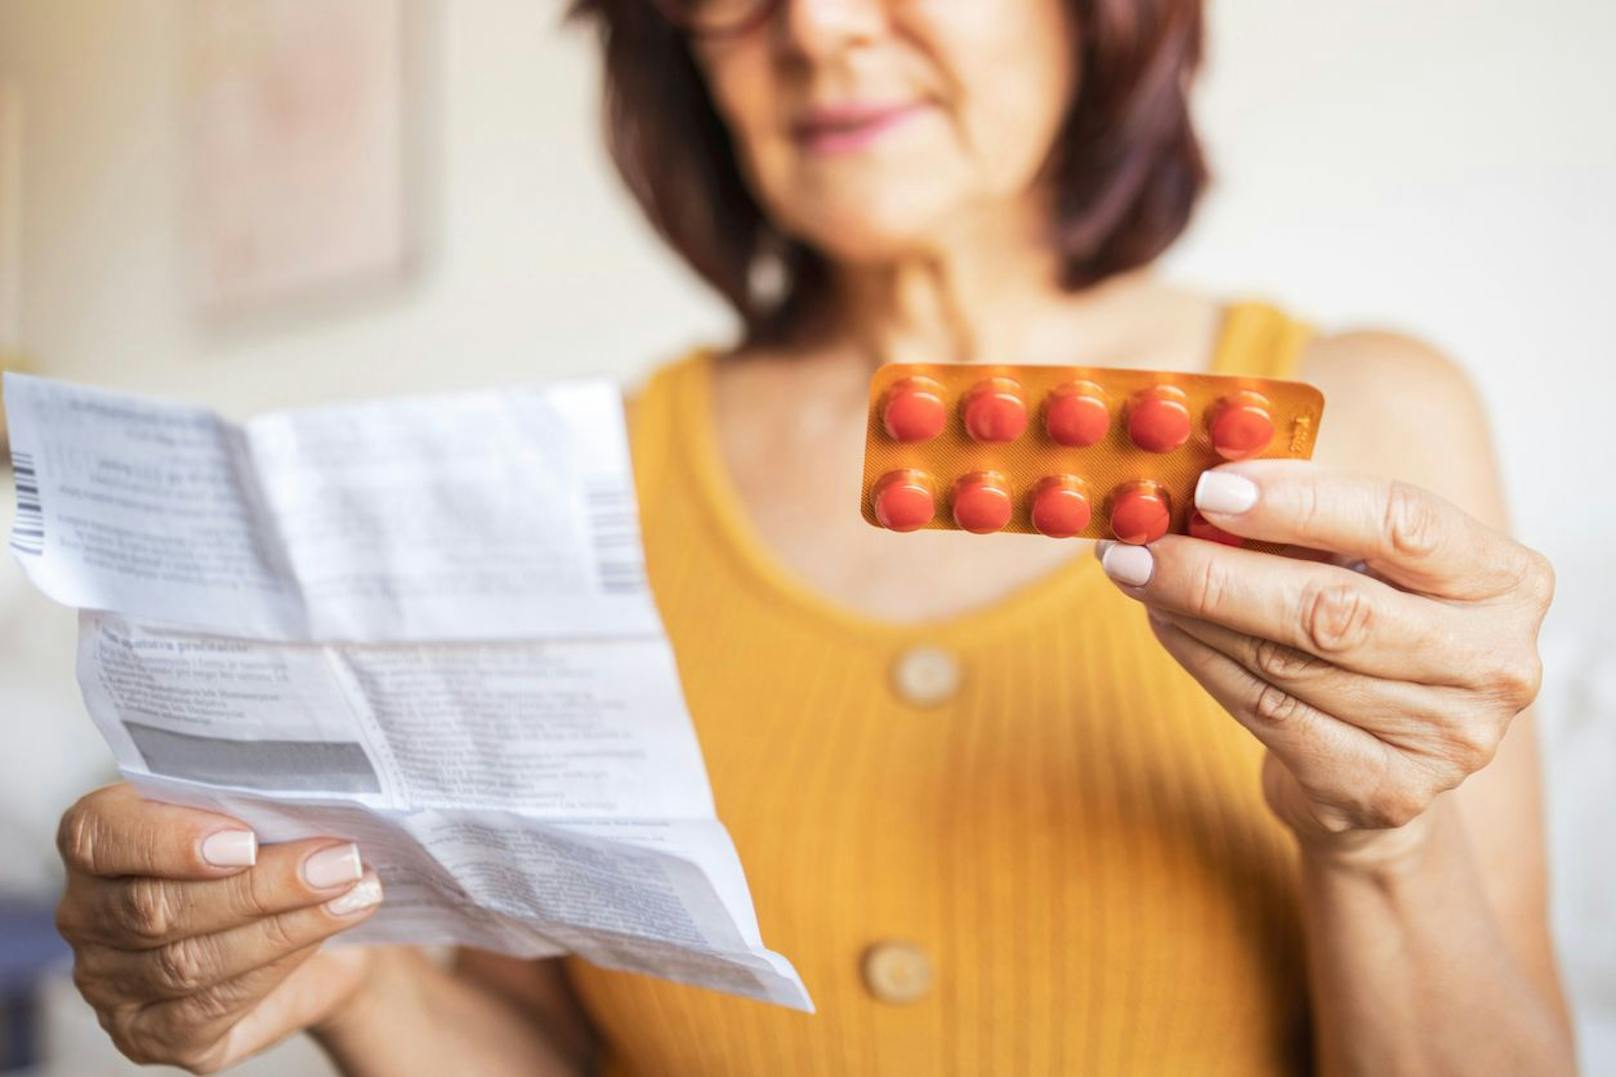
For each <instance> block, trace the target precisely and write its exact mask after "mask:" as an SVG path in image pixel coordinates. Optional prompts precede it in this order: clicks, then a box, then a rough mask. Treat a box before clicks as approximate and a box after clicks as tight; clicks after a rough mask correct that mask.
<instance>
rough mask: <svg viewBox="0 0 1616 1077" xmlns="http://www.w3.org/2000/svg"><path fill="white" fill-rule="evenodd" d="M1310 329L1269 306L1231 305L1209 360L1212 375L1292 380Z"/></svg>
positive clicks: (1264, 304)
mask: <svg viewBox="0 0 1616 1077" xmlns="http://www.w3.org/2000/svg"><path fill="white" fill-rule="evenodd" d="M1312 335H1313V327H1312V326H1310V325H1308V324H1306V323H1305V322H1300V321H1297V320H1296V319H1294V318H1292V317H1290V316H1289V315H1287V314H1286V313H1285V312H1284V311H1282V310H1280V309H1279V308H1278V307H1276V306H1274V305H1272V304H1270V303H1261V302H1242V303H1233V304H1230V306H1229V307H1228V308H1227V310H1226V311H1225V313H1224V318H1223V329H1222V332H1221V335H1220V337H1219V339H1218V345H1217V350H1216V352H1215V353H1214V355H1213V357H1212V372H1213V373H1214V374H1248V375H1251V376H1253V377H1259V378H1294V377H1296V373H1297V370H1298V369H1299V368H1300V367H1301V363H1302V352H1303V351H1304V350H1305V349H1306V347H1307V342H1308V340H1309V338H1311V337H1312Z"/></svg>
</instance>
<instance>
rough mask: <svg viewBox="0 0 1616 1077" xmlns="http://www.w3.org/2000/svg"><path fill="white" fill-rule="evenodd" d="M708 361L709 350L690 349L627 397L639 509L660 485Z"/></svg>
mask: <svg viewBox="0 0 1616 1077" xmlns="http://www.w3.org/2000/svg"><path fill="white" fill-rule="evenodd" d="M711 361H712V352H711V349H708V348H696V349H693V350H691V351H690V352H687V353H686V354H685V355H683V356H681V357H680V358H678V359H675V360H673V361H672V362H668V363H664V364H662V365H661V366H659V367H657V368H656V369H655V370H653V371H652V372H651V375H650V377H648V378H646V380H645V381H644V383H642V384H641V385H640V386H639V387H638V388H637V389H636V390H634V391H633V392H631V393H630V394H629V399H628V434H629V448H630V450H631V451H632V454H633V459H634V481H635V485H636V487H637V488H638V490H639V496H640V503H641V506H642V509H643V506H644V505H645V504H646V503H647V501H648V499H649V494H650V493H651V492H653V491H655V490H657V489H659V488H660V487H661V486H662V484H663V481H664V479H665V477H666V474H667V469H668V467H669V466H670V462H671V461H672V459H673V457H674V452H675V449H676V446H677V442H678V439H679V436H680V432H679V423H680V421H681V419H682V418H684V417H688V415H689V413H690V407H689V405H688V400H689V398H690V395H691V394H692V393H693V392H696V391H698V390H699V389H700V387H701V386H702V385H703V383H704V379H705V378H706V377H707V376H708V365H709V363H710V362H711Z"/></svg>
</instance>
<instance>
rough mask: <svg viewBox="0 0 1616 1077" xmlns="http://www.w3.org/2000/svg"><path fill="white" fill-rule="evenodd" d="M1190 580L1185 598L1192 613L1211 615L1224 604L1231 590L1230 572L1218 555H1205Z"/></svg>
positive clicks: (1203, 615)
mask: <svg viewBox="0 0 1616 1077" xmlns="http://www.w3.org/2000/svg"><path fill="white" fill-rule="evenodd" d="M1189 582H1190V587H1189V594H1188V595H1187V596H1185V598H1186V601H1187V602H1188V604H1189V612H1190V613H1191V614H1193V615H1195V616H1197V617H1210V616H1212V615H1214V614H1215V613H1216V612H1217V611H1218V610H1219V609H1220V608H1221V607H1222V606H1223V604H1224V596H1225V595H1226V594H1227V592H1228V590H1229V573H1228V570H1227V569H1226V568H1225V567H1224V565H1223V562H1222V561H1221V560H1219V559H1218V558H1217V557H1212V556H1206V557H1203V558H1202V560H1201V563H1200V565H1198V566H1197V567H1196V569H1195V571H1194V572H1193V573H1192V574H1191V576H1190V581H1189Z"/></svg>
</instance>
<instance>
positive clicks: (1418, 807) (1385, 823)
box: [1361, 785, 1430, 830]
mask: <svg viewBox="0 0 1616 1077" xmlns="http://www.w3.org/2000/svg"><path fill="white" fill-rule="evenodd" d="M1429 800H1430V798H1429V797H1428V796H1426V795H1424V794H1423V793H1420V792H1418V791H1417V790H1415V789H1413V788H1411V787H1408V786H1400V785H1399V786H1388V787H1385V788H1382V789H1380V790H1377V791H1376V792H1375V793H1374V795H1373V796H1371V797H1369V798H1368V799H1367V800H1366V801H1365V802H1364V804H1363V807H1362V810H1361V815H1362V817H1363V820H1364V823H1365V824H1366V825H1367V826H1369V827H1370V828H1372V829H1375V830H1395V829H1397V828H1398V827H1401V826H1407V825H1408V824H1409V823H1411V822H1413V821H1414V819H1415V818H1416V817H1417V816H1418V815H1419V814H1420V813H1421V812H1423V811H1424V810H1425V807H1426V804H1427V803H1428V802H1429Z"/></svg>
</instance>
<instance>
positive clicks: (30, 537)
mask: <svg viewBox="0 0 1616 1077" xmlns="http://www.w3.org/2000/svg"><path fill="white" fill-rule="evenodd" d="M11 472H12V475H13V477H14V478H15V479H16V483H17V518H16V520H14V521H13V522H12V524H11V548H12V549H13V550H16V551H17V552H18V553H24V554H28V555H29V556H30V557H39V556H40V555H42V554H43V553H44V552H45V510H44V509H42V508H41V507H40V504H39V476H38V474H37V473H36V472H35V471H34V454H33V453H30V452H20V451H18V450H16V449H13V450H12V451H11Z"/></svg>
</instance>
